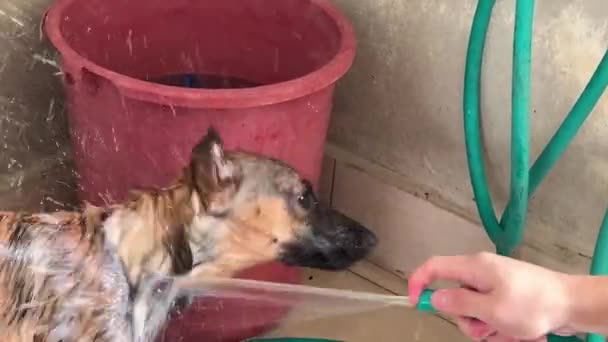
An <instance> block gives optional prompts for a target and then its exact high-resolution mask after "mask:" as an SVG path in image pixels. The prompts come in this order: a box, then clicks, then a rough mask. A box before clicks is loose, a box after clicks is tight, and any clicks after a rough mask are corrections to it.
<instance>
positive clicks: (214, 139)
mask: <svg viewBox="0 0 608 342" xmlns="http://www.w3.org/2000/svg"><path fill="white" fill-rule="evenodd" d="M187 176H188V177H190V182H192V184H193V185H194V186H195V187H196V189H197V190H198V192H199V193H201V195H203V197H208V196H210V197H214V196H215V195H218V194H220V193H223V192H226V190H228V189H234V188H235V186H236V185H237V184H238V182H239V178H240V172H239V170H238V168H237V167H236V165H234V163H233V162H232V161H230V160H228V159H227V158H226V157H225V154H224V144H223V142H222V139H221V138H220V135H219V134H218V132H217V131H216V130H215V129H214V128H213V127H211V128H209V130H208V131H207V134H206V135H205V136H204V137H203V139H202V140H201V141H200V142H199V143H198V144H197V145H196V146H195V147H194V148H193V149H192V159H191V161H190V166H189V168H188V170H187ZM222 197H224V196H222ZM208 199H211V198H208Z"/></svg>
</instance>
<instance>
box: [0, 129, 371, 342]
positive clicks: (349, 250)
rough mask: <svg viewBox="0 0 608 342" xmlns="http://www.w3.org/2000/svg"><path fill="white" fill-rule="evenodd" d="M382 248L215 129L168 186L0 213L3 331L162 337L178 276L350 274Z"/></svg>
mask: <svg viewBox="0 0 608 342" xmlns="http://www.w3.org/2000/svg"><path fill="white" fill-rule="evenodd" d="M375 244H376V237H375V235H374V234H373V233H371V232H370V231H369V230H367V229H366V228H364V227H362V226H360V225H358V224H357V223H356V222H354V221H352V220H350V219H348V218H347V217H345V216H342V215H340V214H337V213H336V212H334V211H331V210H328V209H326V208H323V207H322V206H321V204H320V203H319V202H318V201H317V198H316V196H315V194H314V192H313V190H312V187H311V185H310V183H309V182H308V181H306V180H304V179H302V178H301V177H300V175H299V174H298V173H297V172H296V171H295V170H294V169H293V168H291V167H290V166H288V165H286V164H285V163H283V162H281V161H278V160H275V159H270V158H266V157H262V156H258V155H254V154H251V153H245V152H238V151H226V152H225V151H224V149H223V145H222V142H221V139H220V137H219V135H218V134H217V132H215V131H214V130H213V129H210V130H209V132H208V133H207V135H206V136H205V137H204V138H203V139H202V141H201V142H200V143H199V144H198V145H197V146H195V147H194V149H193V151H192V158H191V162H190V164H189V165H188V166H187V167H185V168H184V171H183V173H182V175H181V177H180V178H179V179H178V180H177V181H176V182H175V183H174V184H173V185H171V186H169V187H167V188H163V189H158V190H152V191H141V192H139V193H137V194H135V195H134V197H133V198H132V199H131V200H129V201H127V202H125V203H123V204H118V205H114V206H111V207H107V208H98V207H92V206H87V207H86V208H85V209H83V210H82V211H81V212H73V213H66V212H62V213H55V214H38V215H19V214H14V213H0V331H2V332H3V335H5V336H7V337H6V338H5V339H3V340H5V341H24V342H25V341H28V342H29V341H66V342H67V341H113V342H114V341H142V342H143V341H152V340H153V339H154V338H155V336H156V334H157V333H158V331H159V330H160V329H161V328H162V326H163V325H164V323H165V320H166V318H167V314H168V312H169V311H170V310H171V308H172V305H173V303H174V300H175V298H176V296H177V289H176V287H175V286H173V284H174V280H175V279H180V277H182V278H181V279H184V278H183V277H189V278H190V277H202V278H204V277H218V276H219V277H229V276H232V275H234V274H235V273H236V272H238V271H241V270H243V269H245V268H248V267H251V266H253V265H256V264H259V263H262V262H267V261H272V260H280V261H282V262H284V263H286V264H289V265H293V266H306V267H314V268H320V269H328V270H342V269H345V268H347V267H349V266H350V265H351V264H353V263H354V262H356V261H358V260H360V259H362V258H364V257H365V256H366V255H367V254H368V252H369V251H370V250H371V249H372V248H373V247H374V246H375ZM168 276H176V277H168ZM161 288H162V291H159V289H161ZM186 303H187V301H186Z"/></svg>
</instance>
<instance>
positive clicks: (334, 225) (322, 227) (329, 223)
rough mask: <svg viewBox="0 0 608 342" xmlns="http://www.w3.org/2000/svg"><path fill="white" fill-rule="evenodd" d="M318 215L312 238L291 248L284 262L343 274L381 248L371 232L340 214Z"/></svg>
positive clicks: (289, 246)
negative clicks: (376, 248) (337, 271)
mask: <svg viewBox="0 0 608 342" xmlns="http://www.w3.org/2000/svg"><path fill="white" fill-rule="evenodd" d="M319 215H320V216H319V217H317V220H315V226H314V227H313V228H312V232H311V234H310V235H308V236H307V237H306V238H305V239H301V240H299V241H296V242H293V243H291V244H290V245H288V247H287V250H286V253H285V254H284V256H283V260H284V261H286V262H287V263H289V264H292V265H297V266H306V267H316V268H321V269H329V270H342V269H345V268H348V267H350V266H351V265H352V264H354V263H355V262H357V261H359V260H361V259H363V258H365V257H366V256H367V255H368V254H369V252H370V251H371V250H372V249H373V248H374V247H375V246H376V245H377V244H378V238H377V237H376V235H375V234H374V233H373V232H372V231H370V230H369V229H367V228H365V227H363V226H362V225H361V224H359V223H358V222H356V221H354V220H352V219H350V218H348V217H347V216H345V215H343V214H341V213H340V212H338V211H335V210H328V211H324V212H323V213H320V214H319Z"/></svg>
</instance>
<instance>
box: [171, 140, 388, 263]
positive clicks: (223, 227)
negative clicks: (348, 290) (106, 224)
mask: <svg viewBox="0 0 608 342" xmlns="http://www.w3.org/2000/svg"><path fill="white" fill-rule="evenodd" d="M182 181H185V182H187V184H189V185H190V186H191V187H192V188H193V193H194V194H195V195H196V196H195V198H196V199H195V202H196V203H194V206H195V208H194V209H195V210H194V212H196V213H197V214H195V218H194V220H193V222H192V224H191V226H190V228H189V230H188V236H189V239H190V246H191V249H192V254H193V259H194V260H193V261H194V267H195V268H196V267H197V266H200V267H209V266H212V265H214V264H217V266H215V267H223V268H226V269H231V270H233V271H236V270H239V269H242V268H245V267H248V266H251V265H253V264H256V263H260V262H266V261H272V260H279V261H282V262H284V263H286V264H288V265H292V266H305V267H314V268H319V269H327V270H341V269H345V268H347V267H348V266H350V265H351V264H353V263H354V262H357V261H359V260H361V259H362V258H364V257H365V256H366V255H367V254H368V253H369V252H370V250H371V249H372V248H373V247H374V246H375V245H376V236H375V235H374V234H373V233H372V232H371V231H369V230H368V229H366V228H365V227H362V226H361V225H360V224H358V223H356V222H355V221H353V220H351V219H349V218H347V217H346V216H344V215H341V214H339V213H337V212H336V211H333V210H331V209H329V208H325V207H323V206H322V204H321V203H320V202H319V201H318V200H317V197H316V195H315V193H314V191H313V188H312V186H311V184H310V183H309V182H308V181H307V180H305V179H302V177H301V176H300V175H299V174H298V172H296V171H295V170H294V169H293V168H292V167H290V166H288V165H287V164H285V163H283V162H281V161H279V160H276V159H271V158H267V157H263V156H259V155H255V154H251V153H244V152H237V151H224V147H223V144H222V140H221V139H220V136H219V135H218V134H217V132H216V131H215V130H213V129H210V130H209V132H208V134H207V135H206V136H205V137H204V138H203V139H202V141H201V142H200V143H199V144H198V145H196V146H195V147H194V149H193V151H192V160H191V162H190V164H189V166H188V167H187V168H186V169H185V172H184V176H183V179H182ZM209 246H213V248H212V249H210V248H209Z"/></svg>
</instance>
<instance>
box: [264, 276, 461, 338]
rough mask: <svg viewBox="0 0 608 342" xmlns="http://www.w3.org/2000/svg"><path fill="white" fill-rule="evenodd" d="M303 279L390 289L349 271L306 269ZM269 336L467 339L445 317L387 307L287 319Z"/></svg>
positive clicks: (379, 290)
mask: <svg viewBox="0 0 608 342" xmlns="http://www.w3.org/2000/svg"><path fill="white" fill-rule="evenodd" d="M304 279H305V281H304V283H305V284H308V285H314V286H320V287H330V288H341V289H352V290H356V291H367V292H374V293H385V294H390V293H391V292H389V291H388V290H386V289H385V288H383V287H381V286H379V285H376V284H374V283H373V282H371V281H369V280H367V279H365V278H362V277H361V276H359V275H357V274H355V273H353V272H349V271H347V272H340V273H333V272H322V271H316V270H307V271H306V274H305V278H304ZM295 315H297V313H295ZM288 321H289V320H288ZM270 336H272V337H316V338H327V339H336V340H341V341H349V342H358V341H361V342H363V341H378V342H380V341H386V342H391V341H395V342H397V341H423V342H447V341H450V342H452V341H453V342H464V341H468V340H467V339H466V338H465V337H464V336H463V335H462V334H460V332H459V331H458V330H457V329H456V327H455V326H454V325H452V324H451V323H450V322H448V321H446V320H444V319H443V318H440V317H437V316H434V315H430V314H424V313H419V312H415V311H414V310H411V309H407V308H385V309H380V310H376V311H371V312H363V313H358V314H352V315H349V316H335V317H329V318H322V319H319V320H315V321H308V322H294V323H287V324H284V325H283V326H281V327H280V328H279V329H278V330H275V331H273V332H272V333H271V334H270Z"/></svg>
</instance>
